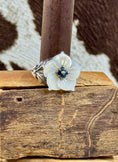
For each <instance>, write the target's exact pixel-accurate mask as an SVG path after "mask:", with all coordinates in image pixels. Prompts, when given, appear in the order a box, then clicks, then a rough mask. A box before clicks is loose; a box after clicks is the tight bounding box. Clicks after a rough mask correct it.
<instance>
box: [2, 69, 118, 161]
mask: <svg viewBox="0 0 118 162" xmlns="http://www.w3.org/2000/svg"><path fill="white" fill-rule="evenodd" d="M3 73H4V72H3ZM3 73H2V72H1V75H0V76H4V77H3V78H0V85H1V91H0V119H1V120H0V127H1V130H0V137H1V144H0V148H1V152H0V155H1V158H4V159H18V158H21V157H26V156H47V157H56V158H88V157H99V156H112V155H116V154H118V89H117V87H115V86H114V84H113V83H112V82H111V81H110V80H109V79H108V77H106V76H105V75H104V74H103V73H95V72H92V73H91V72H90V75H89V72H82V73H81V76H80V79H79V81H78V83H77V87H76V91H75V92H62V91H57V92H55V91H51V92H49V91H48V89H47V88H46V87H44V85H43V87H40V83H37V81H36V79H35V78H33V77H32V76H31V75H30V72H27V71H24V72H13V73H11V72H8V73H7V75H6V74H5V73H4V74H3ZM24 74H25V75H24ZM24 76H27V78H25V79H24ZM7 78H9V82H8V81H7ZM10 78H11V79H10ZM18 78H19V79H18ZM97 78H98V79H97ZM1 80H3V82H2V81H1ZM29 80H30V81H29ZM34 82H36V85H35V84H34ZM21 83H22V84H21ZM7 84H8V87H7ZM25 84H26V85H25ZM38 84H39V85H38ZM41 86H42V84H41ZM16 87H17V88H18V89H17V88H16ZM21 87H22V88H21ZM31 87H35V88H31ZM19 88H21V89H19Z"/></svg>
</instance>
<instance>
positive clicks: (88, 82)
mask: <svg viewBox="0 0 118 162" xmlns="http://www.w3.org/2000/svg"><path fill="white" fill-rule="evenodd" d="M84 86H115V85H114V83H113V82H112V81H111V80H110V79H109V78H108V77H107V76H106V75H105V74H104V73H102V72H81V74H80V77H79V79H78V82H77V84H76V87H84ZM28 87H46V85H44V84H43V83H41V82H39V81H38V80H37V79H35V78H34V77H33V76H32V74H31V71H0V88H1V89H4V88H28Z"/></svg>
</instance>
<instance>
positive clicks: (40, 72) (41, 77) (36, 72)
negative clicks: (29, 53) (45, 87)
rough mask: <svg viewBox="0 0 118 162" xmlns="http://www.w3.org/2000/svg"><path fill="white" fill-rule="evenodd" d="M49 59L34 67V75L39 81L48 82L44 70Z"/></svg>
mask: <svg viewBox="0 0 118 162" xmlns="http://www.w3.org/2000/svg"><path fill="white" fill-rule="evenodd" d="M48 61H49V59H47V60H45V61H41V62H40V63H39V65H36V66H34V68H33V69H32V75H33V76H34V77H35V78H36V79H38V80H39V81H42V82H43V83H46V77H45V76H44V73H43V70H44V66H45V64H46V63H47V62H48Z"/></svg>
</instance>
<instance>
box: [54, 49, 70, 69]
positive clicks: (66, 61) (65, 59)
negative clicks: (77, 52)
mask: <svg viewBox="0 0 118 162" xmlns="http://www.w3.org/2000/svg"><path fill="white" fill-rule="evenodd" d="M53 59H54V60H55V61H56V62H57V64H58V66H59V67H62V66H63V67H64V68H65V69H66V70H67V69H68V68H70V67H71V65H72V61H71V58H70V57H69V56H68V55H66V54H65V53H64V52H61V53H60V54H58V55H57V56H55V57H54V58H53Z"/></svg>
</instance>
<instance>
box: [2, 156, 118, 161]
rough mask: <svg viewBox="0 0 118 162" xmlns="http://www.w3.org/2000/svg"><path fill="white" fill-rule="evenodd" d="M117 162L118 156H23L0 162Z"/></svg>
mask: <svg viewBox="0 0 118 162" xmlns="http://www.w3.org/2000/svg"><path fill="white" fill-rule="evenodd" d="M92 161H94V162H118V156H114V157H107V158H95V159H64V160H61V159H48V158H24V159H17V160H15V159H14V160H5V159H4V160H2V159H1V161H0V162H92Z"/></svg>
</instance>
